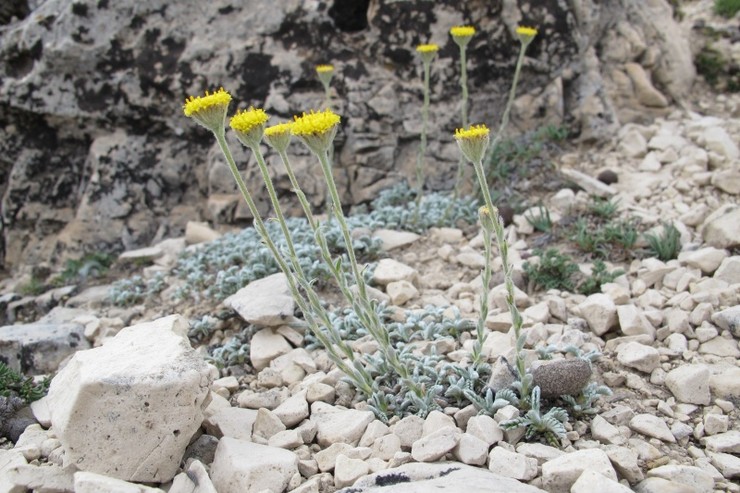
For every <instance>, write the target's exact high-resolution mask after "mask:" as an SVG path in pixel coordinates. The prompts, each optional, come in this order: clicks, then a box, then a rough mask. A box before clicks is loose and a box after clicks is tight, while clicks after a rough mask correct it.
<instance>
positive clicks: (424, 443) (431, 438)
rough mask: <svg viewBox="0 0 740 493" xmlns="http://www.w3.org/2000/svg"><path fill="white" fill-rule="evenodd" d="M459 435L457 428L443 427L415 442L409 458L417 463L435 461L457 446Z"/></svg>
mask: <svg viewBox="0 0 740 493" xmlns="http://www.w3.org/2000/svg"><path fill="white" fill-rule="evenodd" d="M461 435H462V433H460V430H458V429H457V428H452V427H444V428H442V429H440V430H438V431H435V432H434V433H431V434H430V435H426V436H424V437H422V438H420V439H419V440H417V441H415V442H414V444H413V445H412V446H411V456H412V457H413V458H414V460H415V461H417V462H434V461H437V460H439V459H441V458H442V457H444V456H445V454H447V453H448V452H451V451H452V449H454V448H455V446H457V444H458V442H459V441H460V436H461Z"/></svg>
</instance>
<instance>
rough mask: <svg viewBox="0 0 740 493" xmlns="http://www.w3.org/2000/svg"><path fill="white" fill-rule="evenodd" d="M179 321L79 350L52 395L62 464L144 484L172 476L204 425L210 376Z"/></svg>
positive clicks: (127, 331) (127, 332) (150, 324)
mask: <svg viewBox="0 0 740 493" xmlns="http://www.w3.org/2000/svg"><path fill="white" fill-rule="evenodd" d="M188 328H189V324H188V322H187V320H186V319H184V318H182V317H180V316H178V315H173V316H169V317H164V318H160V319H158V320H155V321H153V322H147V323H142V324H138V325H134V326H131V327H127V328H125V329H123V330H121V331H120V332H119V333H118V335H116V336H115V337H114V338H112V339H110V340H109V341H108V342H107V343H106V344H104V345H103V346H101V347H99V348H95V349H90V350H87V351H80V352H78V353H76V354H75V355H74V357H73V358H72V359H71V360H70V362H69V364H67V366H65V367H64V369H62V371H60V372H59V374H57V376H56V377H55V378H54V379H53V380H52V382H51V388H50V389H49V397H48V399H49V408H50V409H51V422H52V425H53V427H54V429H55V430H56V433H57V435H58V437H59V440H60V441H61V442H62V445H63V447H64V451H65V453H64V464H65V465H68V464H74V465H75V466H76V467H77V468H78V469H80V470H85V471H91V472H97V473H100V474H104V475H107V476H111V477H115V478H118V479H123V480H125V481H138V482H166V481H169V480H170V479H172V478H173V476H174V475H175V473H176V472H177V469H178V467H179V465H180V459H182V456H183V454H184V452H185V447H186V446H187V445H188V443H189V441H190V438H191V437H192V436H193V434H194V433H195V432H196V431H197V430H198V428H199V427H200V425H201V423H202V421H203V409H204V408H205V405H206V404H207V403H206V397H207V396H208V393H209V386H210V383H211V376H210V370H209V367H208V365H207V364H206V363H205V361H203V359H202V358H201V357H200V356H199V355H197V354H196V353H195V351H193V349H192V348H191V347H190V343H189V341H188V338H187V332H188Z"/></svg>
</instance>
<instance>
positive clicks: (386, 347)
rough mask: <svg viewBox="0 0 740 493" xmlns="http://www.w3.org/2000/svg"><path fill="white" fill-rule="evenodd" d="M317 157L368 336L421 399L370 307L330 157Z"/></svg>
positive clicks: (324, 155) (417, 386) (407, 371)
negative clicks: (345, 251) (345, 250)
mask: <svg viewBox="0 0 740 493" xmlns="http://www.w3.org/2000/svg"><path fill="white" fill-rule="evenodd" d="M316 156H317V157H318V158H319V162H320V163H321V170H322V172H323V174H324V180H325V181H326V184H327V186H328V188H329V195H330V196H331V199H332V204H333V206H334V214H335V216H336V218H337V222H338V223H339V229H340V230H341V231H342V237H343V238H344V242H345V244H346V245H347V257H348V258H349V262H350V266H351V268H352V274H353V277H354V280H355V283H356V285H357V290H358V295H357V297H356V299H357V301H358V302H359V303H358V304H359V306H360V307H361V309H362V311H364V318H365V319H366V320H367V321H368V322H369V324H368V326H367V327H366V329H367V331H368V332H369V333H370V335H371V336H372V337H373V338H374V339H375V340H376V341H377V342H378V346H379V348H380V350H381V351H382V352H383V355H384V356H385V359H386V361H387V362H388V364H389V365H390V367H391V368H393V369H394V370H395V371H396V373H398V375H399V377H401V380H402V381H403V382H404V383H405V384H406V386H407V387H408V388H409V390H411V391H412V392H414V394H416V395H417V396H419V397H422V396H424V394H425V392H424V389H423V388H422V386H421V385H419V384H417V383H416V382H414V380H413V379H412V378H411V373H410V372H409V369H408V368H407V367H406V365H404V364H403V363H402V362H401V360H400V359H399V358H398V354H397V353H396V350H395V348H393V346H392V344H391V341H390V336H389V334H388V331H387V330H385V328H384V327H383V325H382V324H381V323H380V319H379V318H378V314H377V312H376V311H375V309H374V308H373V305H372V303H371V302H370V298H369V297H368V295H367V285H366V283H365V278H364V277H363V276H362V271H361V270H360V267H359V264H358V263H357V257H356V256H355V250H354V248H353V247H352V236H351V234H350V231H349V226H348V225H347V221H346V220H345V218H344V213H343V212H342V209H341V206H342V202H341V201H340V200H339V192H338V190H337V185H336V183H335V181H334V177H333V176H332V172H331V166H330V165H329V157H328V156H327V153H326V151H324V152H318V153H316Z"/></svg>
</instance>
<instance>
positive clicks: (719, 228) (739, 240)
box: [701, 204, 740, 248]
mask: <svg viewBox="0 0 740 493" xmlns="http://www.w3.org/2000/svg"><path fill="white" fill-rule="evenodd" d="M738 224H740V206H738V205H736V204H725V205H723V206H721V207H720V208H719V209H717V210H715V211H714V212H712V213H711V214H710V215H709V216H708V217H707V218H706V219H705V220H704V223H703V224H702V228H701V232H702V237H703V238H704V242H705V243H707V244H709V245H711V246H713V247H717V248H732V247H736V246H738V245H740V228H738V227H737V225H738Z"/></svg>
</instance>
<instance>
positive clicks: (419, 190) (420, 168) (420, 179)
mask: <svg viewBox="0 0 740 493" xmlns="http://www.w3.org/2000/svg"><path fill="white" fill-rule="evenodd" d="M431 65H432V63H431V60H430V61H428V62H427V61H424V62H423V66H424V104H423V105H422V107H421V142H420V143H419V155H418V156H417V158H416V211H415V213H414V223H415V224H417V225H418V224H419V214H420V213H421V198H422V194H423V192H424V155H425V154H426V149H427V123H428V121H429V92H430V91H429V74H430V72H431Z"/></svg>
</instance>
